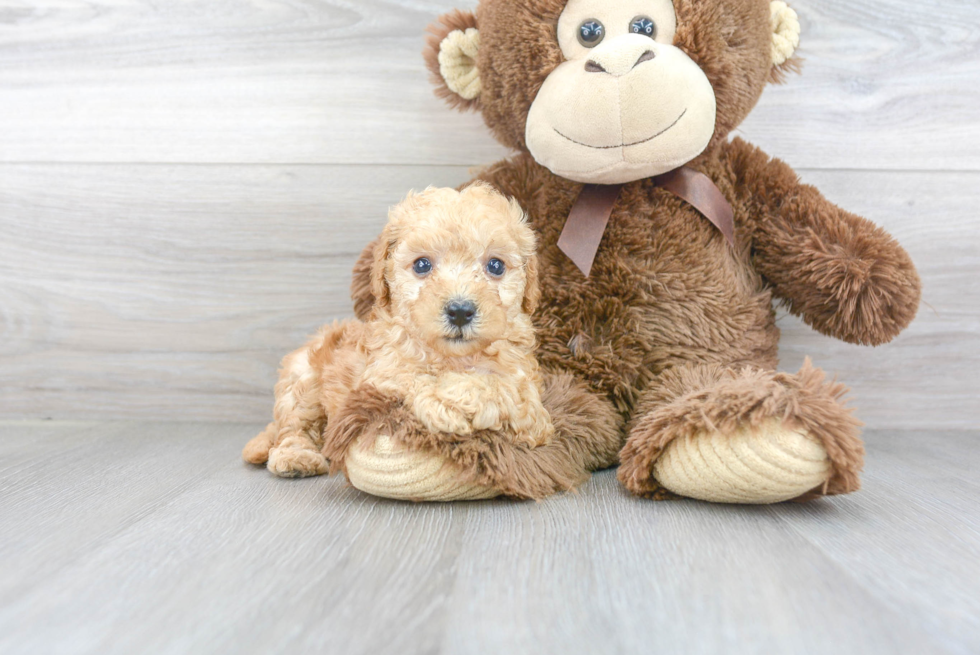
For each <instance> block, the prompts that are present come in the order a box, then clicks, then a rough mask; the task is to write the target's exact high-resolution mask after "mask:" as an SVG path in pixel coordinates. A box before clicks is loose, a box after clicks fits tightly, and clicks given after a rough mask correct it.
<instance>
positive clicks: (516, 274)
mask: <svg viewBox="0 0 980 655" xmlns="http://www.w3.org/2000/svg"><path fill="white" fill-rule="evenodd" d="M372 288H373V291H374V295H375V298H376V300H377V304H376V311H377V312H378V313H379V315H381V316H387V317H390V318H393V319H395V320H397V321H398V322H399V323H401V324H402V325H403V326H404V327H405V328H406V329H407V330H409V332H410V333H411V334H412V336H413V337H415V338H417V339H420V340H422V341H424V342H426V343H427V344H428V345H429V346H430V347H432V348H433V349H435V350H437V351H439V352H442V353H444V354H446V355H450V356H453V355H455V356H461V355H468V354H472V353H475V352H478V351H479V350H481V349H482V348H485V347H486V346H487V345H489V344H490V343H491V342H493V341H498V340H501V339H505V340H510V341H514V342H517V343H530V341H531V340H533V332H532V328H531V322H530V314H531V313H532V312H534V308H535V306H536V305H537V302H538V298H539V292H538V285H537V260H536V257H535V238H534V233H533V232H532V231H531V229H530V228H529V227H528V226H527V225H526V223H525V219H524V213H523V212H522V211H521V208H520V206H519V205H518V204H517V202H516V201H513V200H507V199H506V198H504V197H503V196H502V195H500V194H499V193H497V192H496V191H494V190H493V189H491V188H490V187H488V186H485V185H482V184H474V185H472V186H470V187H468V188H466V189H465V190H463V191H462V192H457V191H455V190H453V189H433V188H429V189H426V190H425V191H423V192H422V193H418V194H416V193H412V194H409V196H408V198H406V199H405V200H404V201H403V202H401V203H400V204H399V205H397V206H396V207H394V208H393V209H392V210H391V212H390V214H389V220H388V224H387V225H386V226H385V229H384V232H382V235H381V240H380V241H379V244H378V248H377V250H376V251H375V257H374V269H373V274H372Z"/></svg>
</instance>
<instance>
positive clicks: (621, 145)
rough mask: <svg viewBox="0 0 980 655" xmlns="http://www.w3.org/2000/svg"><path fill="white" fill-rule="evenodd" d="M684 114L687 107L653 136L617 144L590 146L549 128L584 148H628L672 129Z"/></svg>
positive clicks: (646, 141) (555, 128) (554, 128)
mask: <svg viewBox="0 0 980 655" xmlns="http://www.w3.org/2000/svg"><path fill="white" fill-rule="evenodd" d="M685 114H687V109H685V110H684V111H682V112H681V115H680V116H678V117H677V119H676V120H675V121H674V122H673V123H671V124H670V125H668V126H667V127H665V128H664V129H662V130H660V131H659V132H657V133H656V134H654V135H653V136H650V137H647V138H645V139H643V140H641V141H634V142H633V143H620V144H619V145H618V146H590V145H589V144H588V143H582V142H581V141H576V140H575V139H573V138H572V137H570V136H565V135H564V134H562V133H561V132H559V131H558V128H557V127H553V128H551V129H553V130H554V131H555V134H557V135H558V136H560V137H561V138H563V139H565V140H567V141H571V142H572V143H574V144H576V145H580V146H584V147H586V148H592V149H593V150H613V149H614V148H629V147H631V146H638V145H642V144H644V143H648V142H650V141H653V140H654V139H656V138H657V137H658V136H662V135H664V134H666V133H667V132H669V131H670V130H672V129H673V128H674V126H675V125H677V124H678V123H680V122H681V119H682V118H684V115H685Z"/></svg>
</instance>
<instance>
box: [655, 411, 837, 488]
mask: <svg viewBox="0 0 980 655" xmlns="http://www.w3.org/2000/svg"><path fill="white" fill-rule="evenodd" d="M832 473H833V469H832V467H831V463H830V458H829V457H828V456H827V451H826V450H825V449H824V447H823V446H822V445H821V444H820V443H819V442H818V441H817V440H816V439H814V438H813V437H811V436H809V435H808V434H807V433H806V432H804V431H801V430H793V429H790V428H787V427H786V426H784V425H783V424H782V423H781V422H780V421H770V422H768V423H765V424H763V425H761V426H759V427H758V428H754V429H752V428H743V429H741V430H739V431H738V432H736V433H735V434H732V435H722V434H720V433H718V432H700V433H697V434H693V435H688V436H685V437H681V438H679V439H676V440H674V441H673V442H671V443H670V445H668V446H667V448H666V449H665V450H664V452H663V454H662V455H661V456H660V458H659V459H657V461H656V462H655V463H654V465H653V475H654V477H655V478H656V479H657V482H659V483H660V486H662V487H663V488H665V489H667V490H668V491H670V492H672V493H675V494H677V495H678V496H686V497H688V498H696V499H698V500H707V501H710V502H715V503H747V504H768V503H779V502H782V501H784V500H791V499H793V498H798V497H800V496H802V495H804V494H806V493H807V492H808V491H811V490H813V489H816V488H819V487H822V486H823V485H824V484H826V482H827V481H828V480H829V479H830V476H831V474H832Z"/></svg>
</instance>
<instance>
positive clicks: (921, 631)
mask: <svg viewBox="0 0 980 655" xmlns="http://www.w3.org/2000/svg"><path fill="white" fill-rule="evenodd" d="M259 427H260V426H259V425H257V424H256V425H249V424H234V425H227V424H226V425H215V424H191V423H183V424H178V423H175V424H164V423H153V424H146V423H137V422H133V423H37V422H30V423H23V422H17V423H9V422H8V423H2V424H0V444H2V448H3V452H4V457H3V460H2V462H0V498H2V499H3V501H2V504H0V526H2V534H0V562H2V566H0V652H2V653H5V654H7V653H31V654H36V653H138V652H153V653H251V652H256V653H267V652H273V653H276V652H282V653H345V654H346V653H369V654H381V653H399V654H406V655H407V654H411V653H436V652H439V653H446V654H454V653H493V654H496V653H508V654H510V653H568V654H577V653H590V654H591V653H650V652H659V653H721V652H725V653H740V654H741V653H780V654H794V653H831V652H832V653H838V654H842V653H856V654H857V653H860V654H861V655H870V654H876V653H888V654H892V653H920V654H921V653H964V654H966V653H976V652H978V651H980V584H978V581H980V484H978V483H977V480H976V476H975V471H976V470H977V468H978V467H980V449H978V448H977V447H976V444H977V436H978V435H977V434H971V433H967V432H944V433H934V434H929V433H922V432H895V433H882V432H872V433H871V434H869V435H867V436H868V442H869V461H868V469H867V473H866V476H865V489H864V490H863V491H862V492H860V493H858V494H855V495H852V496H848V497H844V498H835V499H825V500H822V501H819V502H815V503H811V504H807V505H793V504H787V505H779V506H775V507H761V508H752V507H725V506H714V505H707V504H701V503H696V502H693V501H678V502H671V503H652V502H649V501H642V500H637V499H634V498H632V497H630V496H628V495H627V494H626V493H625V492H624V491H623V490H622V489H621V488H620V487H619V485H618V484H617V483H616V481H615V477H614V475H613V473H612V472H611V471H607V472H603V473H600V474H598V475H596V476H595V477H594V478H593V479H592V481H591V482H590V483H588V484H587V485H586V486H585V487H583V488H582V489H581V490H580V492H579V493H577V494H567V495H564V496H561V497H557V498H553V499H550V500H548V501H545V502H541V503H530V502H528V503H515V502H509V501H488V502H477V503H462V504H454V505H449V506H444V505H412V504H404V503H397V502H390V501H384V500H377V499H373V498H370V497H368V496H365V495H362V494H361V493H359V492H357V491H355V490H353V489H351V488H349V487H347V486H346V485H345V483H344V481H343V480H342V479H340V478H330V479H327V478H319V479H312V480H302V481H284V480H276V479H272V478H271V477H270V476H269V475H267V473H266V472H265V471H264V470H262V469H255V468H251V467H248V466H245V465H244V464H241V463H240V462H239V461H238V459H237V456H238V450H239V448H240V446H241V445H242V443H243V442H244V440H245V439H246V438H248V437H249V436H250V435H251V434H252V433H253V432H254V431H255V430H257V429H258V428H259Z"/></svg>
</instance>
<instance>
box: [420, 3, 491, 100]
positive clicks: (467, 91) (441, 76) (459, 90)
mask: <svg viewBox="0 0 980 655" xmlns="http://www.w3.org/2000/svg"><path fill="white" fill-rule="evenodd" d="M428 31H429V37H428V39H426V43H425V49H424V50H423V51H422V53H423V55H424V56H425V64H426V66H428V68H429V72H430V73H432V82H433V83H434V84H435V85H436V95H437V96H439V97H440V98H443V99H445V100H446V101H447V102H448V103H449V104H450V105H451V106H453V107H455V108H457V109H461V110H466V109H475V108H478V107H479V104H480V90H481V86H480V71H479V70H477V67H476V63H477V53H478V51H479V49H480V31H479V30H478V29H477V27H476V16H475V15H473V13H472V12H468V11H459V10H456V11H453V12H451V13H448V14H445V15H443V16H441V17H440V18H439V20H437V21H436V22H435V23H433V24H432V25H430V26H429V30H428Z"/></svg>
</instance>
